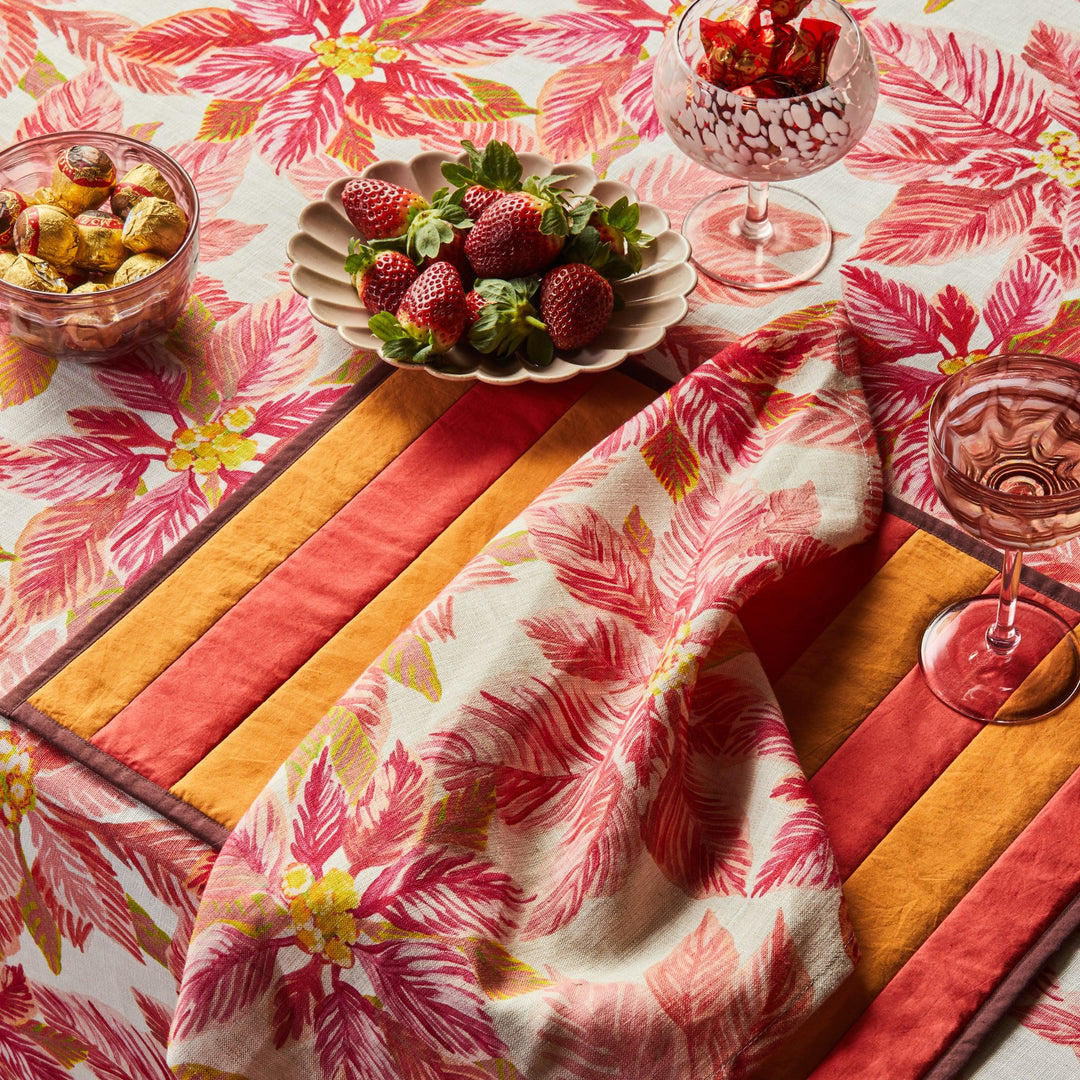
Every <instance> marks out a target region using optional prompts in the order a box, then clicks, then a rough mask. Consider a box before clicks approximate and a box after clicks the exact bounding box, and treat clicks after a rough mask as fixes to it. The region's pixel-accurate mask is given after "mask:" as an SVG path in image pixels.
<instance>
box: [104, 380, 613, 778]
mask: <svg viewBox="0 0 1080 1080" xmlns="http://www.w3.org/2000/svg"><path fill="white" fill-rule="evenodd" d="M419 377H421V378H423V377H425V376H423V375H420V376H419ZM594 383H595V378H594V377H593V376H589V375H582V376H579V377H578V378H576V379H571V380H569V381H568V382H562V383H555V384H544V385H537V384H526V385H524V386H520V387H495V386H490V385H487V384H483V383H478V384H477V385H476V386H474V387H473V388H471V389H470V390H469V392H468V393H466V394H465V395H464V396H463V397H462V398H460V399H459V400H458V401H457V402H456V403H455V404H454V405H453V406H451V407H450V408H449V409H448V410H447V411H446V412H445V413H444V414H443V415H442V416H441V417H440V418H439V420H438V421H436V423H434V424H432V425H431V426H430V427H429V428H428V430H427V431H426V432H424V434H423V435H421V436H420V437H419V438H418V439H416V441H415V442H413V443H412V445H410V446H409V447H408V449H406V450H405V451H404V452H403V453H402V454H400V455H399V456H398V458H397V459H396V460H395V461H394V462H393V464H392V465H390V466H389V467H387V468H386V469H385V470H383V472H382V473H380V474H379V476H377V477H376V478H375V479H374V480H373V481H371V483H369V484H368V485H367V486H366V487H365V488H364V489H363V490H362V491H360V492H359V493H358V494H357V495H356V496H355V497H354V498H353V499H352V500H351V501H350V502H349V503H348V504H347V505H346V506H345V507H343V508H342V510H341V511H340V512H339V513H338V514H337V515H336V516H335V517H334V518H333V519H331V520H330V521H329V522H327V524H326V525H324V526H323V527H322V528H321V529H320V530H319V531H318V532H317V533H315V534H314V535H313V536H312V537H311V538H310V539H309V540H307V541H306V542H305V543H304V544H303V545H302V546H301V547H300V548H298V549H297V551H296V552H295V553H294V554H293V555H292V556H291V557H290V558H288V559H287V560H285V562H283V563H281V564H280V565H279V566H278V567H276V568H275V569H274V571H273V572H272V573H270V574H269V575H267V577H266V578H264V579H263V581H262V582H260V583H259V585H258V586H256V587H255V588H254V589H252V590H251V591H250V592H249V593H248V594H247V595H246V596H244V598H243V599H242V600H241V601H240V602H239V603H238V604H236V605H235V606H234V607H233V608H232V609H231V610H230V611H229V612H228V613H227V614H226V615H224V616H223V617H222V618H221V619H220V620H218V622H217V623H216V624H215V625H214V626H213V627H212V628H211V629H210V631H209V632H207V633H206V634H204V635H203V637H202V638H200V640H199V641H197V642H196V643H195V644H194V645H193V646H192V647H191V648H190V649H188V650H187V652H185V653H184V655H183V656H181V657H180V658H178V659H177V661H176V662H175V663H174V664H173V665H172V666H171V667H170V668H169V669H168V670H167V671H165V672H163V673H162V675H161V676H160V677H159V678H158V679H156V680H155V681H154V682H153V683H151V684H150V685H149V686H148V687H147V688H146V689H145V690H144V691H143V692H142V693H141V694H139V695H138V696H137V697H136V698H135V699H134V700H133V701H132V702H131V703H130V704H129V705H128V706H127V707H126V708H125V709H123V710H122V711H121V712H119V713H118V714H117V715H116V716H115V717H114V718H113V720H112V721H111V722H110V723H108V724H107V725H106V726H105V727H104V728H102V729H101V731H99V732H98V733H97V735H95V736H94V738H93V740H92V741H93V742H94V743H95V744H96V745H97V746H99V747H100V748H101V749H102V750H104V751H106V752H107V753H109V754H111V755H112V756H113V757H115V758H116V759H117V760H119V761H122V762H124V763H125V764H127V765H129V766H130V767H131V768H133V769H135V770H136V771H137V772H139V773H141V774H142V775H143V776H145V777H147V778H148V779H151V780H154V781H156V782H157V783H159V784H161V785H162V786H163V787H169V786H170V785H171V784H174V783H175V782H176V781H177V780H178V779H179V778H180V777H181V776H183V775H184V774H185V773H186V772H188V770H189V769H191V768H192V766H193V765H195V764H196V763H197V762H198V761H200V760H201V759H202V758H203V756H204V755H205V754H206V753H207V752H208V751H209V750H210V749H211V748H213V747H214V746H216V745H217V744H218V743H219V742H220V741H221V739H222V738H224V737H225V735H227V734H228V733H229V732H230V731H232V729H233V728H234V727H236V725H237V724H238V723H239V722H240V721H241V720H242V719H243V718H244V717H245V716H247V715H248V713H250V712H251V711H252V709H254V708H255V707H256V706H257V705H259V704H260V703H261V702H263V701H264V700H265V699H266V698H267V697H268V696H269V695H270V694H272V693H273V692H274V690H276V689H277V688H278V687H279V686H280V685H281V684H282V683H283V682H284V681H285V680H286V679H288V678H289V677H290V676H291V675H292V674H293V673H294V672H295V671H296V670H297V669H298V668H299V667H300V666H301V665H302V664H303V663H304V662H305V661H307V660H308V659H309V658H310V657H311V656H312V654H313V653H314V652H316V651H317V650H318V649H319V648H320V647H321V646H322V645H324V644H325V643H326V641H328V640H329V639H330V638H331V637H332V636H333V635H334V634H335V633H337V632H338V631H339V630H340V629H341V627H342V626H344V625H345V623H346V622H348V620H349V619H350V618H352V617H353V616H354V615H355V614H356V613H357V612H358V611H360V610H361V609H362V608H363V607H364V605H365V604H367V603H368V601H369V600H370V599H371V598H372V597H373V596H375V595H376V594H377V593H378V592H379V591H380V590H381V589H383V588H384V587H385V586H386V585H387V584H388V583H389V582H390V581H392V580H393V579H394V578H395V577H396V576H397V575H398V574H399V573H400V572H401V571H402V570H403V569H404V568H405V567H407V566H408V565H409V563H410V562H411V561H412V560H413V559H414V558H415V557H416V555H417V554H418V553H419V552H421V551H422V550H423V549H424V548H425V547H427V545H428V544H429V543H431V541H432V540H434V539H435V538H436V537H437V536H438V535H439V534H440V533H441V532H442V531H443V530H444V529H445V528H446V527H447V526H448V525H449V524H450V523H451V522H452V521H453V520H454V519H455V518H456V517H457V516H458V515H459V514H461V512H462V511H463V510H464V509H465V508H466V507H467V506H468V505H469V504H470V503H471V502H473V501H474V500H475V499H476V498H477V497H478V496H479V495H480V494H482V493H483V491H484V490H485V489H486V488H488V487H489V486H490V485H491V484H492V483H493V482H494V481H495V480H497V479H498V477H499V476H501V475H502V473H503V472H504V471H505V470H506V469H507V468H508V467H509V466H510V465H511V464H513V462H514V461H515V460H517V458H518V457H520V456H521V455H522V454H523V453H524V452H525V451H526V450H528V448H529V447H530V446H531V445H532V444H533V443H534V442H535V441H536V440H537V439H538V438H539V437H540V436H541V435H542V434H543V433H544V432H545V431H546V430H547V429H548V428H549V427H550V426H551V425H552V424H553V423H554V422H555V421H556V420H557V419H558V418H559V417H560V416H562V415H563V413H565V412H566V411H567V409H568V408H570V406H571V405H573V404H574V402H575V401H577V400H578V399H579V398H580V397H581V396H582V395H583V394H584V393H585V392H586V391H587V390H588V389H589V388H590V387H591V386H592V385H593V384H594ZM317 719H318V717H312V722H314V721H315V720H317Z"/></svg>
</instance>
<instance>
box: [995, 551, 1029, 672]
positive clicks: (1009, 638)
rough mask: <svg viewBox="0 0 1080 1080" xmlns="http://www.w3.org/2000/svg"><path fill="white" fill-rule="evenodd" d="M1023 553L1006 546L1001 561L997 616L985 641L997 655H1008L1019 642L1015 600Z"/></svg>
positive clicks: (1018, 588)
mask: <svg viewBox="0 0 1080 1080" xmlns="http://www.w3.org/2000/svg"><path fill="white" fill-rule="evenodd" d="M1023 562H1024V553H1023V552H1022V551H1017V550H1015V549H1012V548H1006V549H1005V554H1004V558H1003V559H1002V562H1001V590H1000V592H999V593H998V605H997V618H996V619H995V620H994V624H993V625H992V626H991V627H990V628H989V629H988V630H987V631H986V643H987V645H989V646H990V648H991V649H993V650H994V652H996V653H997V654H998V655H999V656H1008V655H1009V653H1011V652H1012V651H1013V649H1015V648H1016V646H1017V645H1019V644H1020V631H1019V630H1017V628H1016V601H1017V598H1018V597H1019V595H1020V569H1021V567H1022V566H1023Z"/></svg>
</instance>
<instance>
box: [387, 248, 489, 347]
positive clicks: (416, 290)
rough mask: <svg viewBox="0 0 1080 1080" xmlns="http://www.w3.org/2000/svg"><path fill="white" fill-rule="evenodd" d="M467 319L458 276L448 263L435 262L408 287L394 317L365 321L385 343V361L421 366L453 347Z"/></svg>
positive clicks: (463, 294)
mask: <svg viewBox="0 0 1080 1080" xmlns="http://www.w3.org/2000/svg"><path fill="white" fill-rule="evenodd" d="M467 318H468V309H467V308H466V306H465V290H464V289H463V288H462V287H461V277H460V276H459V274H458V272H457V271H456V270H455V269H454V268H453V267H452V266H451V265H450V264H449V263H446V262H437V263H432V264H431V266H429V267H428V268H427V269H426V270H425V271H423V273H421V274H420V276H419V277H418V278H417V279H416V280H415V281H414V282H413V283H412V284H411V285H410V286H409V288H408V289H407V290H406V292H405V295H404V296H403V297H402V299H401V303H400V304H399V305H398V309H397V315H396V316H394V315H391V314H390V312H389V311H380V312H379V313H378V314H376V315H372V317H371V318H370V319H369V320H368V328H369V329H370V330H371V332H372V333H373V334H374V335H375V336H376V337H378V338H381V339H382V340H383V341H384V342H386V344H385V345H384V346H383V350H382V351H383V354H384V355H385V356H386V357H387V359H390V360H408V361H410V362H411V363H414V364H425V363H427V362H428V360H430V359H431V358H432V357H434V356H438V355H441V354H442V353H447V352H449V351H450V350H451V349H452V348H453V347H454V346H455V345H456V344H457V342H458V339H459V338H460V337H461V335H462V334H463V333H464V331H465V322H466V320H467Z"/></svg>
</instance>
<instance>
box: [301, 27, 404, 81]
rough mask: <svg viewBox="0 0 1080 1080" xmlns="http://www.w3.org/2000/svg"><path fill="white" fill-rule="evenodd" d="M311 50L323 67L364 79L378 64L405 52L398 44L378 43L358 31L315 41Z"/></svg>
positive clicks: (401, 55) (388, 61) (397, 57)
mask: <svg viewBox="0 0 1080 1080" xmlns="http://www.w3.org/2000/svg"><path fill="white" fill-rule="evenodd" d="M311 51H312V52H313V53H314V54H315V55H316V56H317V57H318V58H319V63H320V64H322V66H323V67H328V68H330V69H331V70H333V71H336V72H337V73H338V74H339V75H348V76H349V77H351V78H353V79H363V78H365V77H366V76H368V75H370V74H371V73H372V72H373V71H374V70H375V65H376V64H392V63H393V62H394V61H395V60H400V59H401V58H402V57H403V56H404V55H405V54H404V52H402V51H401V49H399V48H398V47H397V46H396V45H378V44H376V43H375V42H374V41H369V40H368V39H367V38H362V37H360V35H359V34H342V35H341V37H336V38H324V39H323V40H322V41H313V42H312V43H311Z"/></svg>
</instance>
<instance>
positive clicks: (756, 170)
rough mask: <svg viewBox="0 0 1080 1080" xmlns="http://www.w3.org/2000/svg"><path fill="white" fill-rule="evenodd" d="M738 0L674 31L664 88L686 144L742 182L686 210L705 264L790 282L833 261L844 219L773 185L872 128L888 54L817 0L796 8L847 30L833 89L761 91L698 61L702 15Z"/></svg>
mask: <svg viewBox="0 0 1080 1080" xmlns="http://www.w3.org/2000/svg"><path fill="white" fill-rule="evenodd" d="M733 6H737V5H733V4H732V3H730V0H694V3H692V4H690V5H689V6H688V7H687V9H686V11H684V12H683V14H682V16H681V17H680V19H679V21H678V22H677V23H676V24H675V26H674V28H673V29H672V30H671V32H670V33H669V34H668V35H667V37H666V38H665V39H664V44H663V46H662V47H661V50H660V53H659V54H658V56H657V60H656V66H655V68H654V72H653V97H654V100H655V102H656V109H657V113H658V114H659V117H660V120H661V122H662V123H663V125H664V128H665V129H666V130H667V133H668V134H669V135H670V136H671V139H672V141H673V142H674V143H675V145H676V146H677V147H678V148H679V149H680V150H681V151H682V152H683V153H684V154H687V155H688V156H689V157H691V158H693V159H694V160H695V161H698V162H700V163H701V164H702V165H706V166H708V168H710V169H714V170H715V171H716V172H719V173H723V174H724V175H726V176H729V177H732V178H733V182H732V183H730V184H727V185H725V186H724V187H722V188H720V189H719V190H718V191H715V192H713V193H712V194H710V195H708V196H706V197H705V198H704V199H702V200H701V201H700V202H698V203H697V204H696V205H695V206H694V207H693V208H692V209H691V210H690V211H689V213H688V214H687V215H686V219H685V220H684V222H683V226H682V232H683V235H684V236H685V237H686V238H687V239H688V240H689V241H690V244H691V246H692V248H693V260H694V263H695V264H696V265H697V267H698V269H700V270H701V271H703V272H704V273H706V274H708V275H709V276H710V277H712V278H715V279H716V280H718V281H721V282H724V283H725V284H727V285H733V286H736V287H737V288H742V289H783V288H788V287H790V286H792V285H796V284H798V283H799V282H803V281H807V280H809V279H810V278H811V277H813V275H814V274H816V273H817V272H818V270H820V269H821V268H822V266H824V265H825V263H826V261H827V260H828V258H829V253H830V251H831V250H832V228H831V227H830V225H829V222H828V220H827V219H826V217H825V215H824V213H823V212H822V211H821V209H820V208H819V207H818V206H817V205H816V204H815V203H814V202H813V201H812V200H810V199H808V198H807V197H806V196H805V195H802V194H800V193H799V192H797V191H793V190H791V189H789V188H776V187H771V185H772V184H773V183H774V182H775V181H779V180H795V179H798V178H800V177H803V176H807V175H809V174H810V173H814V172H817V171H818V170H819V169H824V168H827V167H828V166H830V165H833V164H835V163H836V162H837V161H839V160H840V159H841V158H842V157H843V156H844V155H845V154H846V153H847V152H848V151H849V150H850V149H851V148H852V147H853V146H854V145H855V144H856V143H857V142H858V141H859V139H860V138H862V136H863V134H864V133H865V131H866V129H867V127H868V126H869V124H870V120H871V118H872V117H873V114H874V108H875V106H876V104H877V96H878V73H877V64H876V62H875V60H874V57H873V54H872V53H871V51H870V45H869V43H868V42H867V40H866V37H865V35H864V34H863V33H862V31H861V30H860V28H859V24H858V23H857V22H856V20H855V18H854V17H853V16H852V15H851V13H850V12H848V11H847V9H846V8H844V7H843V5H841V4H839V3H837V2H836V0H811V3H810V4H809V5H808V7H807V8H806V9H805V10H804V11H803V12H802V13H801V14H800V16H799V18H798V19H797V20H795V22H794V23H793V25H798V22H799V21H800V20H801V19H805V18H813V19H823V20H826V21H829V22H832V23H835V24H836V25H837V26H839V27H840V37H839V40H838V41H837V44H836V47H835V48H834V50H833V53H832V57H831V60H830V62H829V69H828V83H827V85H825V86H824V87H822V89H820V90H815V91H813V92H811V93H805V94H797V95H795V96H792V97H755V96H754V95H753V94H748V93H745V92H743V93H737V92H733V91H729V90H724V89H722V88H721V87H719V86H715V85H713V84H712V83H711V82H709V81H708V80H706V79H704V78H702V77H701V76H700V75H698V74H697V73H696V69H697V65H698V61H699V60H700V59H701V57H702V56H703V55H704V49H703V46H702V43H701V31H700V23H701V20H702V19H713V20H721V19H723V18H724V17H725V16H726V15H727V14H728V13H729V12H730V11H731V9H732V8H733Z"/></svg>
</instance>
